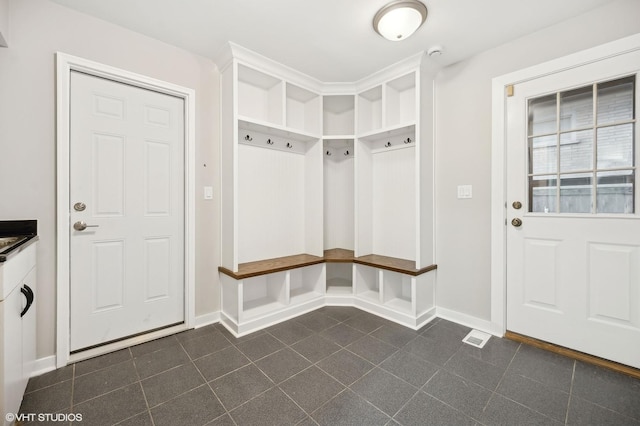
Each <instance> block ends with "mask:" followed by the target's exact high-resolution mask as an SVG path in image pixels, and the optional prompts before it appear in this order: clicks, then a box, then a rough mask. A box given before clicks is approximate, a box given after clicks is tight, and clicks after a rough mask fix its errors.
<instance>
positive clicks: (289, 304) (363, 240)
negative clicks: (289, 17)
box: [219, 44, 435, 334]
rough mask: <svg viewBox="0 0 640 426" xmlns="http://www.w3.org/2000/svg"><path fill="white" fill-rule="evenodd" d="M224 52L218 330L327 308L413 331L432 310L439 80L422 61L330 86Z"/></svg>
mask: <svg viewBox="0 0 640 426" xmlns="http://www.w3.org/2000/svg"><path fill="white" fill-rule="evenodd" d="M227 53H228V54H227V55H226V56H225V58H224V59H222V60H221V62H219V66H220V69H221V87H220V88H221V100H222V105H221V120H222V121H221V141H222V143H221V163H220V166H221V179H222V230H221V231H222V232H221V239H222V241H221V244H222V248H223V250H222V258H221V267H220V268H219V270H220V271H221V272H222V274H221V281H222V322H223V324H225V325H226V326H227V327H228V328H229V329H230V330H231V331H233V332H234V333H236V334H244V333H248V332H250V331H254V330H257V329H259V328H262V327H265V326H268V325H271V324H273V323H276V322H278V321H281V320H284V319H286V318H290V317H291V316H293V315H297V314H300V313H303V312H306V311H308V310H311V309H314V308H315V307H318V306H322V305H324V304H337V305H355V306H359V307H361V308H362V309H366V310H368V311H370V312H373V313H376V314H378V315H381V316H385V317H387V318H389V319H392V320H394V321H396V322H399V323H402V324H405V325H408V326H410V327H414V328H415V327H418V326H420V325H422V324H423V323H424V322H426V321H428V320H430V319H431V318H433V316H434V315H435V305H434V292H435V272H430V271H432V270H433V269H435V265H433V261H434V258H433V223H434V217H433V176H434V173H433V170H434V167H433V114H432V104H433V89H432V88H433V84H432V82H433V77H432V76H431V75H430V74H429V72H428V70H427V68H426V67H425V64H424V63H423V56H422V55H416V56H414V57H412V58H408V59H407V60H405V61H402V62H400V63H398V64H396V65H394V66H392V67H388V68H386V69H384V70H382V71H380V72H378V73H375V74H373V75H371V76H369V77H366V78H364V79H362V80H359V81H357V82H354V83H326V84H325V83H321V82H318V81H317V80H315V79H312V78H310V77H308V76H306V75H304V74H302V73H299V72H297V71H295V70H292V69H290V68H288V67H284V66H282V65H280V64H278V63H276V62H274V61H271V60H269V59H267V58H264V57H261V56H259V55H255V54H254V53H252V52H250V51H248V50H246V49H243V48H241V47H240V46H237V45H234V44H231V45H230V49H229V51H228V52H227ZM306 257H310V258H311V261H312V262H315V263H318V264H317V265H316V264H314V265H310V264H308V263H307V260H308V259H307V258H306ZM398 265H399V266H398Z"/></svg>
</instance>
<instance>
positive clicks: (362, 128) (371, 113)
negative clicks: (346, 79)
mask: <svg viewBox="0 0 640 426" xmlns="http://www.w3.org/2000/svg"><path fill="white" fill-rule="evenodd" d="M382 126H383V123H382V86H381V85H378V86H375V87H373V88H371V89H369V90H367V91H364V92H362V93H360V94H358V134H360V135H363V134H368V133H371V132H375V131H378V130H380V129H382Z"/></svg>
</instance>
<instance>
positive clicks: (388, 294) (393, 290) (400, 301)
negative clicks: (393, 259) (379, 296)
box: [382, 271, 412, 313]
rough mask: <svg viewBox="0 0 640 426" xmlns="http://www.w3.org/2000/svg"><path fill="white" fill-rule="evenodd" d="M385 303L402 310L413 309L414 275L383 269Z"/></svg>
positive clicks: (407, 311)
mask: <svg viewBox="0 0 640 426" xmlns="http://www.w3.org/2000/svg"><path fill="white" fill-rule="evenodd" d="M382 275H383V282H384V284H383V290H384V292H383V303H384V304H385V305H386V306H389V307H390V308H393V309H397V310H399V311H402V312H406V313H411V311H412V302H411V300H412V294H411V293H412V290H411V289H412V277H411V276H409V275H406V274H400V273H398V272H393V271H383V272H382Z"/></svg>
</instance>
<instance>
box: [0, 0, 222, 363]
mask: <svg viewBox="0 0 640 426" xmlns="http://www.w3.org/2000/svg"><path fill="white" fill-rule="evenodd" d="M0 1H2V0H0ZM8 4H9V24H10V26H11V45H10V47H9V48H8V49H0V94H1V95H0V220H9V219H37V220H38V228H39V235H40V243H39V248H38V262H39V263H38V294H37V296H36V297H38V315H37V317H38V357H39V358H43V357H46V356H49V355H53V354H54V352H55V320H56V316H55V303H56V299H55V295H56V291H55V284H56V283H55V277H56V275H55V274H56V271H55V260H56V250H55V223H56V217H55V202H56V198H55V188H56V186H55V185H56V183H55V176H56V175H55V171H56V161H55V153H56V139H55V117H56V112H55V72H54V70H55V68H54V65H55V58H54V53H55V52H56V51H61V52H65V53H68V54H71V55H75V56H80V57H83V58H86V59H90V60H93V61H97V62H101V63H104V64H108V65H111V66H114V67H118V68H122V69H126V70H129V71H132V72H136V73H139V74H144V75H147V76H150V77H153V78H157V79H160V80H164V81H168V82H171V83H174V84H178V85H182V86H186V87H189V88H192V89H194V90H195V91H196V102H197V103H196V190H197V192H196V200H197V201H196V316H199V315H203V314H206V313H210V312H215V311H218V310H219V304H220V302H219V283H218V274H217V269H216V268H217V265H218V263H219V259H220V246H219V243H218V241H219V230H220V229H219V228H220V227H219V223H220V217H219V205H220V202H219V197H218V195H219V194H220V185H219V179H218V164H219V158H218V152H219V149H218V146H219V137H218V133H219V132H218V128H219V123H218V121H219V120H218V117H219V106H218V105H219V102H218V98H219V95H218V92H219V85H218V79H219V73H218V71H217V68H216V66H215V65H214V63H213V62H212V61H210V60H208V59H205V58H202V57H199V56H196V55H194V54H191V53H188V52H186V51H184V50H180V49H178V48H176V47H173V46H170V45H167V44H165V43H162V42H159V41H156V40H153V39H151V38H148V37H145V36H142V35H139V34H136V33H133V32H131V31H129V30H125V29H123V28H121V27H118V26H115V25H112V24H109V23H106V22H104V21H101V20H98V19H95V18H92V17H89V16H87V15H83V14H80V13H78V12H75V11H72V10H70V9H66V8H64V7H62V6H59V5H56V4H54V3H51V2H49V1H46V0H9V3H8ZM205 164H206V167H205ZM204 185H212V186H213V187H214V199H213V200H212V201H204V200H203V199H202V196H201V194H202V187H203V186H204Z"/></svg>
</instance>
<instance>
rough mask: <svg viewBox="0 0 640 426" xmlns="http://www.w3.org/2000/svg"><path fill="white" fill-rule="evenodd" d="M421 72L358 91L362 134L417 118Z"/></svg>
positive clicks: (405, 123) (359, 132) (359, 123)
mask: <svg viewBox="0 0 640 426" xmlns="http://www.w3.org/2000/svg"><path fill="white" fill-rule="evenodd" d="M417 87H418V86H417V73H416V72H415V71H414V72H410V73H408V74H405V75H403V76H401V77H398V78H395V79H393V80H389V81H387V82H386V83H383V84H380V85H377V86H374V87H372V88H370V89H368V90H365V91H364V92H361V93H359V94H358V97H357V100H358V106H357V109H358V131H357V133H358V135H359V136H360V135H369V134H373V133H377V132H379V131H381V130H383V129H388V128H394V127H398V126H406V125H408V124H411V123H415V122H416V121H417V118H418V117H417V111H418V93H417Z"/></svg>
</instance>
